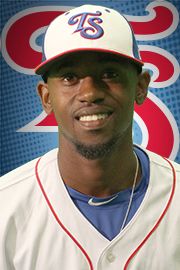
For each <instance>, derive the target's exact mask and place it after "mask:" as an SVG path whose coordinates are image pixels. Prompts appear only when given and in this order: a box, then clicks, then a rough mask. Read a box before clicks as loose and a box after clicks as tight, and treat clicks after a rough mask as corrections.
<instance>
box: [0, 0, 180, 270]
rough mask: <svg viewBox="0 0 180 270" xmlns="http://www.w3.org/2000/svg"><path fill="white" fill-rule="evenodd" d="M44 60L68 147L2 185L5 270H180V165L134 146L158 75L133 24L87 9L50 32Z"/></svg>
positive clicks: (45, 88) (1, 264)
mask: <svg viewBox="0 0 180 270" xmlns="http://www.w3.org/2000/svg"><path fill="white" fill-rule="evenodd" d="M43 54H44V56H43V59H44V60H43V62H42V63H41V64H40V65H39V66H38V67H37V68H36V74H38V75H41V76H42V78H43V81H40V82H39V84H38V87H37V89H38V93H39V96H40V99H41V102H42V105H43V108H44V110H45V112H46V113H47V114H50V113H52V112H53V113H54V115H55V117H56V120H57V123H58V127H59V148H58V149H54V150H52V151H50V152H48V153H47V154H45V155H44V156H42V157H40V158H38V159H35V160H33V161H30V162H29V163H27V164H25V165H23V166H21V167H20V168H18V169H16V170H14V171H12V172H10V173H8V174H7V175H5V176H4V177H2V179H1V181H0V191H1V193H0V216H1V217H0V269H2V270H14V269H15V270H52V269H53V270H169V269H172V270H178V269H180V231H179V230H180V211H179V197H180V185H179V180H180V166H179V165H178V164H176V163H174V162H172V161H170V160H168V159H166V158H163V157H161V156H159V155H157V154H155V153H152V152H149V151H147V150H145V149H142V148H141V147H139V146H137V145H133V142H132V122H133V112H134V103H137V104H138V105H139V106H140V105H141V104H142V103H143V102H144V100H145V98H146V95H147V88H148V85H149V81H150V76H149V73H148V72H147V71H142V66H143V62H142V61H141V59H140V57H139V53H138V47H137V44H136V41H135V37H134V34H133V32H132V29H131V27H130V25H129V24H128V22H127V21H126V19H125V18H124V17H123V16H122V15H121V14H120V13H119V12H117V11H115V10H113V9H110V8H107V7H102V6H95V5H84V6H80V7H78V8H75V9H72V10H70V11H67V12H66V13H64V14H63V15H60V16H59V17H57V18H56V19H55V20H54V21H53V22H52V23H51V24H50V25H49V27H48V29H47V31H46V34H45V38H44V44H43Z"/></svg>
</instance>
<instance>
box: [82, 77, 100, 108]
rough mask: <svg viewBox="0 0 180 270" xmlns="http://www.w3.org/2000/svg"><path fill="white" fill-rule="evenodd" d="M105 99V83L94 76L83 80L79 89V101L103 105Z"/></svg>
mask: <svg viewBox="0 0 180 270" xmlns="http://www.w3.org/2000/svg"><path fill="white" fill-rule="evenodd" d="M104 97H105V89H104V87H103V83H102V82H100V81H98V80H97V79H96V78H94V77H93V76H86V77H84V78H82V79H81V83H80V88H79V95H78V98H79V101H80V102H87V103H101V102H102V101H103V100H104Z"/></svg>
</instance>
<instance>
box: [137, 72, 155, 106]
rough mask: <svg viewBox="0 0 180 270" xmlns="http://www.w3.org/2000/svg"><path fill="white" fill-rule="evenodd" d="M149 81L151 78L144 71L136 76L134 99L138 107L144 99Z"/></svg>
mask: <svg viewBox="0 0 180 270" xmlns="http://www.w3.org/2000/svg"><path fill="white" fill-rule="evenodd" d="M150 80H151V77H150V74H149V72H148V71H144V72H142V73H141V74H140V75H139V76H138V83H137V89H136V97H135V100H136V103H137V104H138V105H141V104H143V102H144V100H145V99H146V96H147V92H148V86H149V83H150Z"/></svg>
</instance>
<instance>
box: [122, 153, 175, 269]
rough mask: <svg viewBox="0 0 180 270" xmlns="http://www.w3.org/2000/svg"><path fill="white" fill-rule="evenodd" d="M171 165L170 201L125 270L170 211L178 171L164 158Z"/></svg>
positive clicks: (130, 258) (127, 264)
mask: <svg viewBox="0 0 180 270" xmlns="http://www.w3.org/2000/svg"><path fill="white" fill-rule="evenodd" d="M164 159H165V160H166V161H167V162H168V163H169V165H170V166H171V169H172V172H173V185H172V190H171V195H170V197H169V200H168V203H167V205H166V207H165V209H164V211H163V213H162V214H161V216H160V218H159V219H158V221H157V223H156V224H155V226H154V227H153V228H152V230H151V231H150V232H149V233H148V234H147V236H146V237H145V238H144V240H143V241H142V242H141V244H140V245H139V246H138V247H137V248H136V249H135V251H134V252H133V253H132V254H131V256H130V257H129V259H128V260H127V262H126V264H125V266H124V268H123V270H127V268H128V266H129V264H130V262H131V260H132V259H133V257H134V256H135V255H136V253H138V251H139V250H140V249H141V248H142V246H143V245H144V244H145V243H146V241H147V240H148V239H149V237H150V236H151V235H152V234H153V232H154V231H155V230H156V229H157V227H158V226H159V224H160V222H161V220H162V219H163V217H164V216H165V214H166V212H167V211H168V209H169V207H170V204H171V202H172V199H173V196H174V192H175V186H176V173H175V169H174V167H173V165H172V164H171V162H170V161H169V160H168V159H166V158H164Z"/></svg>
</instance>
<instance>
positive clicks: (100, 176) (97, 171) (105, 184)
mask: <svg viewBox="0 0 180 270" xmlns="http://www.w3.org/2000/svg"><path fill="white" fill-rule="evenodd" d="M58 164H59V170H60V173H61V176H62V178H63V181H64V182H65V184H67V185H68V186H70V187H72V188H74V189H76V190H77V191H79V192H81V193H84V194H87V195H90V196H96V197H106V196H110V195H112V194H115V193H117V192H119V191H121V190H124V189H127V188H130V187H132V185H133V180H134V175H135V172H136V167H137V162H136V158H135V155H134V153H133V145H132V143H128V144H127V145H125V144H120V145H117V147H116V148H115V150H114V151H113V152H112V153H109V154H108V155H107V156H105V157H104V158H101V159H96V160H88V159H86V158H84V157H83V156H82V155H80V154H79V153H78V152H77V151H76V149H75V147H74V145H73V144H71V143H69V142H68V141H67V140H64V138H61V146H60V149H59V155H58ZM140 174H141V172H140V170H139V172H138V177H137V183H138V181H139V179H140Z"/></svg>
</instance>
